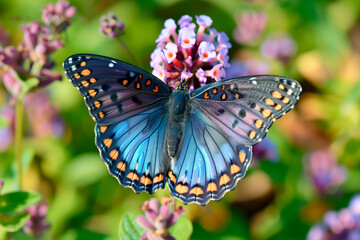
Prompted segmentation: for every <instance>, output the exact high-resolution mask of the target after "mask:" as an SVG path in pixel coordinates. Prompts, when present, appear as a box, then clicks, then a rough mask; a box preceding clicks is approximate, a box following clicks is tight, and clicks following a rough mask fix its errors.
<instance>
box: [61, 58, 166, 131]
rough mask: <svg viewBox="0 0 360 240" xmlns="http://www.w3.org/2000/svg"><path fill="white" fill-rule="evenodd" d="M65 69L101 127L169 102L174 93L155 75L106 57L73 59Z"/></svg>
mask: <svg viewBox="0 0 360 240" xmlns="http://www.w3.org/2000/svg"><path fill="white" fill-rule="evenodd" d="M63 67H64V70H65V73H66V76H67V77H68V78H69V79H70V81H71V83H72V84H73V85H74V86H75V87H77V88H78V89H79V92H80V94H81V95H82V96H83V97H84V99H85V103H86V105H87V106H88V108H89V112H90V115H91V116H92V117H93V119H94V120H95V121H96V122H97V123H98V124H101V125H107V124H111V123H117V122H120V121H122V120H124V119H127V118H128V117H130V116H133V115H135V114H137V113H140V112H142V111H144V110H146V109H149V108H151V107H153V105H155V104H156V103H158V102H164V101H167V100H168V98H169V95H170V94H171V92H172V90H171V89H170V88H169V87H168V86H167V85H166V84H165V83H163V82H162V81H161V80H159V79H158V78H156V77H155V76H153V75H152V74H149V73H148V72H146V71H144V70H142V69H140V68H137V67H135V66H133V65H130V64H128V63H125V62H122V61H119V60H116V59H112V58H108V57H104V56H98V55H90V54H79V55H73V56H70V57H68V58H67V59H66V60H65V61H64V63H63Z"/></svg>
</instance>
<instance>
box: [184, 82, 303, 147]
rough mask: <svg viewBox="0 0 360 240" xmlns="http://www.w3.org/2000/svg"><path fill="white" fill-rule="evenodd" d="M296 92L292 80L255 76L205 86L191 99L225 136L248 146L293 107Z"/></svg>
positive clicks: (257, 140) (297, 84)
mask: <svg viewBox="0 0 360 240" xmlns="http://www.w3.org/2000/svg"><path fill="white" fill-rule="evenodd" d="M300 93H301V86H300V84H299V83H298V82H297V81H295V80H293V79H290V78H286V77H282V76H276V75H258V76H246V77H239V78H233V79H228V80H224V81H219V82H215V83H212V84H208V85H205V86H203V87H201V88H199V89H197V90H196V91H194V92H193V93H192V94H191V102H192V105H193V107H194V108H198V109H200V110H201V111H202V112H203V113H204V114H206V115H207V116H208V117H209V118H210V119H211V120H212V121H214V122H215V123H216V124H217V125H218V126H219V127H220V128H221V129H222V130H223V131H224V132H225V133H226V135H228V136H230V137H231V138H233V139H235V140H237V141H238V142H239V143H241V144H244V145H246V146H252V145H254V144H256V143H258V142H260V141H261V140H262V139H263V138H264V137H265V135H266V133H267V131H268V130H269V128H270V127H271V125H272V123H273V122H274V121H275V120H276V119H278V118H280V117H282V116H283V115H284V114H285V113H287V112H288V111H290V110H291V109H292V108H293V107H294V106H295V104H296V103H297V101H298V99H299V96H300Z"/></svg>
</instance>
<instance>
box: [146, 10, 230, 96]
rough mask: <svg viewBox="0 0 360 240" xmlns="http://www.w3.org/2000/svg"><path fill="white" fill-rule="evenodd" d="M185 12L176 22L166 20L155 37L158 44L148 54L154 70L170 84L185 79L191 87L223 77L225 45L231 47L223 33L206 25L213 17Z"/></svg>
mask: <svg viewBox="0 0 360 240" xmlns="http://www.w3.org/2000/svg"><path fill="white" fill-rule="evenodd" d="M191 21H192V17H190V16H188V15H184V16H182V17H181V18H180V20H179V21H178V22H177V23H178V25H179V26H180V29H179V30H178V32H176V29H177V26H176V24H175V21H174V20H173V19H168V20H166V21H165V24H164V25H165V28H164V29H163V30H162V31H161V34H160V35H159V37H158V38H157V39H156V43H157V48H156V49H155V50H154V52H153V53H152V54H151V62H150V65H151V67H152V68H153V69H154V70H153V74H154V75H156V76H158V77H159V78H160V79H162V80H163V81H164V82H166V83H167V84H168V85H169V86H171V87H176V86H177V85H178V84H179V82H180V81H181V80H182V79H186V83H187V87H188V88H189V90H190V91H193V90H195V89H197V88H199V87H200V86H203V85H205V84H207V83H210V82H214V81H218V80H220V79H222V78H224V77H225V71H224V68H225V67H228V66H229V63H228V61H229V57H228V55H227V54H228V49H229V48H230V47H231V44H230V43H229V38H228V37H227V36H226V34H225V33H218V32H217V31H216V30H215V29H209V27H210V26H211V24H212V19H211V18H210V17H208V16H205V15H200V16H196V22H197V24H198V29H197V30H196V25H195V24H194V23H192V22H191Z"/></svg>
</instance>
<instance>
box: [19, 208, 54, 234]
mask: <svg viewBox="0 0 360 240" xmlns="http://www.w3.org/2000/svg"><path fill="white" fill-rule="evenodd" d="M25 211H26V212H28V213H30V219H29V221H28V222H27V223H26V224H25V226H24V231H25V232H26V233H27V234H29V235H30V236H34V237H36V236H39V235H41V234H42V233H43V232H44V231H45V230H46V229H48V228H49V227H50V225H49V223H48V222H47V221H46V219H45V217H46V213H47V211H48V205H47V204H46V203H39V204H36V205H33V206H31V207H29V208H28V209H26V210H25Z"/></svg>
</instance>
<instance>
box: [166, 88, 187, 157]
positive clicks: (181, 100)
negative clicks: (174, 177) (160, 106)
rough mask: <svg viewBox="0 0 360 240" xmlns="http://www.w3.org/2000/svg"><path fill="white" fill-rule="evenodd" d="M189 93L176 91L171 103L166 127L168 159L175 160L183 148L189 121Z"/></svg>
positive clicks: (171, 97) (172, 95)
mask: <svg viewBox="0 0 360 240" xmlns="http://www.w3.org/2000/svg"><path fill="white" fill-rule="evenodd" d="M188 105H189V93H188V92H187V91H183V90H175V91H174V92H173V93H172V94H171V96H170V101H169V120H168V123H167V127H166V134H165V139H166V145H165V146H166V150H167V154H168V157H170V158H174V157H176V156H177V154H178V153H179V151H180V149H181V147H182V141H183V135H184V129H185V125H186V121H187V112H188V108H189V107H188Z"/></svg>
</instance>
